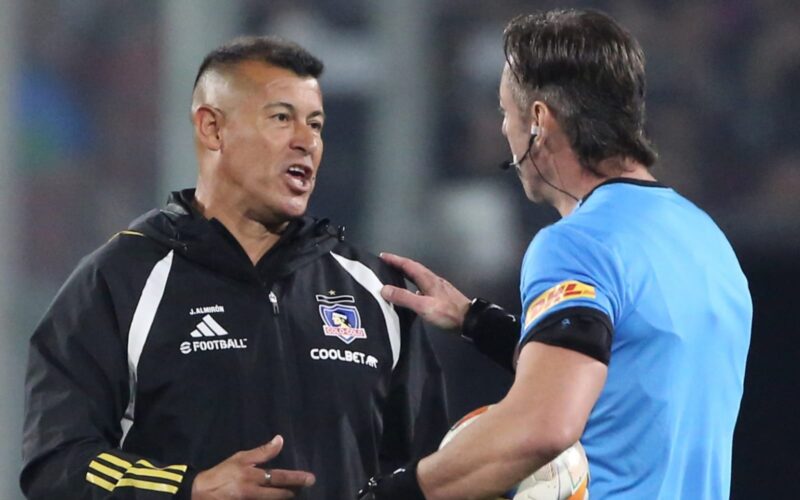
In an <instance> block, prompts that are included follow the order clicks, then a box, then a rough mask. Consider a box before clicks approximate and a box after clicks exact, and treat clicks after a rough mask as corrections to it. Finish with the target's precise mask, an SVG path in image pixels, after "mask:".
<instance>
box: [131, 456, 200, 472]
mask: <svg viewBox="0 0 800 500" xmlns="http://www.w3.org/2000/svg"><path fill="white" fill-rule="evenodd" d="M136 465H144V466H145V467H150V468H151V469H156V470H174V471H178V472H186V469H187V468H188V467H187V466H185V465H167V466H166V467H156V466H155V465H153V464H151V463H150V462H148V461H147V460H145V459H141V460H139V461H137V462H136Z"/></svg>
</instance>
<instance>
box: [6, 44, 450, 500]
mask: <svg viewBox="0 0 800 500" xmlns="http://www.w3.org/2000/svg"><path fill="white" fill-rule="evenodd" d="M321 72H322V63H321V62H320V61H319V60H317V59H316V58H314V57H313V56H312V55H310V54H309V53H308V52H306V51H305V50H303V49H302V48H300V47H298V46H296V45H295V44H292V43H288V42H285V41H280V40H276V39H272V38H265V37H262V38H246V39H238V40H236V41H234V42H232V43H231V44H229V45H226V46H223V47H221V48H219V49H217V50H215V51H213V52H212V53H210V54H209V55H208V56H207V57H206V59H205V60H204V61H203V63H202V65H201V67H200V69H199V71H198V75H197V79H196V82H195V89H194V95H193V100H192V122H193V125H194V136H195V146H196V152H197V158H198V165H199V176H198V182H197V188H196V190H191V189H190V190H184V191H181V192H176V193H173V195H172V196H171V198H170V200H169V202H168V204H167V205H166V207H165V208H163V209H161V210H154V211H152V212H150V213H148V214H145V215H144V216H142V217H141V218H140V219H138V220H137V221H135V222H134V223H133V224H132V225H131V227H130V228H129V229H128V230H126V231H122V232H121V233H119V234H118V235H117V236H116V237H114V238H112V239H111V240H110V241H109V242H108V243H107V244H105V245H104V246H102V247H101V248H100V249H98V250H97V251H95V252H94V253H92V254H91V255H90V256H88V257H87V258H85V259H84V260H83V261H82V262H81V263H80V265H79V266H78V268H77V270H76V271H75V272H74V273H73V274H72V276H71V277H70V278H69V279H68V281H67V283H66V284H65V285H64V287H63V288H62V289H61V291H60V292H59V294H58V296H57V297H56V299H55V301H54V303H53V304H52V306H51V307H50V309H49V310H48V311H47V313H46V315H45V316H44V318H43V319H42V321H41V323H40V325H39V326H38V328H37V330H36V332H35V334H34V335H33V337H32V339H31V346H30V358H29V362H28V373H27V381H26V394H27V400H26V408H25V412H26V415H25V429H24V442H23V455H24V467H23V471H22V475H21V485H22V489H23V491H24V492H25V494H26V496H27V497H28V498H86V499H90V498H91V499H95V498H97V499H99V498H124V499H151V498H152V499H160V498H192V499H195V500H201V499H212V498H213V499H229V498H230V499H233V498H290V497H291V495H299V496H300V497H303V498H315V499H317V498H318V499H338V498H349V497H351V496H352V494H353V492H355V491H356V490H357V488H358V486H359V485H360V484H361V483H363V481H365V480H366V478H367V477H369V476H371V475H373V474H375V473H378V472H380V471H383V472H388V471H391V470H392V468H393V467H395V466H397V465H399V464H402V463H405V462H407V461H408V460H409V459H411V458H413V457H415V456H416V457H418V456H422V455H423V454H426V453H429V452H431V451H432V450H433V449H434V448H435V445H436V443H437V442H438V439H439V438H440V437H441V434H443V432H444V430H445V428H446V425H447V416H446V412H445V409H444V408H445V401H444V391H443V382H442V377H441V373H440V369H439V365H438V362H437V360H436V357H435V355H434V353H433V351H432V349H431V347H430V344H429V342H428V339H427V337H426V335H425V334H424V332H423V331H422V330H421V326H420V324H419V323H417V322H416V321H415V318H414V317H413V316H411V315H410V314H409V313H407V312H406V311H402V310H395V309H394V307H393V306H392V305H390V304H389V303H388V302H386V301H385V300H384V299H383V298H381V296H380V290H381V287H382V286H383V285H384V284H393V285H398V286H402V283H403V280H402V277H401V276H400V275H399V274H398V273H397V272H396V271H394V270H392V269H391V268H389V267H388V266H386V265H385V264H383V263H382V262H381V261H380V260H379V259H377V258H376V257H374V256H372V255H368V254H365V253H363V252H360V251H358V250H357V249H355V248H353V247H351V246H350V245H348V244H347V243H345V242H344V241H343V240H342V236H341V230H336V229H333V228H331V227H330V226H329V225H328V224H327V221H324V220H322V221H320V220H315V219H312V218H310V217H306V216H304V214H305V211H306V206H307V203H308V199H309V196H310V195H311V192H312V191H313V188H314V184H315V180H316V174H317V172H318V169H319V165H320V160H321V158H322V137H321V132H322V127H323V124H324V121H325V115H324V112H323V107H322V96H321V92H320V88H319V84H318V82H317V77H318V76H319V75H320V73H321ZM417 329H419V331H416V330H417Z"/></svg>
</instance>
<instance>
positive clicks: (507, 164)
mask: <svg viewBox="0 0 800 500" xmlns="http://www.w3.org/2000/svg"><path fill="white" fill-rule="evenodd" d="M538 136H539V127H538V126H537V125H531V138H530V139H529V140H528V149H527V150H525V154H524V155H522V158H520V159H519V160H517V155H515V154H514V153H511V154H512V156H513V160H511V161H504V162H503V163H501V164H500V168H501V169H502V170H508V169H509V168H511V167H515V168H517V169H519V167H520V165H521V164H522V162H523V161H525V158H526V157H528V156H530V154H531V149H533V141H535V140H536V137H538ZM531 163H532V164H533V168H535V169H536V173H537V174H539V177H540V178H541V179H542V180H543V181H544V183H545V184H547V185H548V186H550V187H551V188H553V189H555V190H556V191H558V192H560V193H563V194H565V195H567V196H569V197H570V198H572V199H573V200H575V201H580V200H578V198H577V197H576V196H575V195H574V194H572V193H570V192H569V191H566V190H564V189H562V188H560V187H558V186H556V185H555V184H553V183H552V182H550V181H548V180H547V177H545V176H544V175H542V171H541V170H539V165H537V164H536V162H535V161H533V158H531Z"/></svg>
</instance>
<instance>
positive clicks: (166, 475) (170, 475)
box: [128, 467, 183, 483]
mask: <svg viewBox="0 0 800 500" xmlns="http://www.w3.org/2000/svg"><path fill="white" fill-rule="evenodd" d="M128 474H136V475H137V476H148V477H158V478H161V479H169V480H170V481H175V482H177V483H180V482H181V481H183V476H182V475H181V474H175V473H174V472H166V471H163V470H154V469H147V468H142V467H131V468H130V469H128Z"/></svg>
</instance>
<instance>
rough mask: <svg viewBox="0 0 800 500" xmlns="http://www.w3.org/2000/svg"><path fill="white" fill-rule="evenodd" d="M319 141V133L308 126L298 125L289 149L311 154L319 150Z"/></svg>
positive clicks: (320, 139)
mask: <svg viewBox="0 0 800 500" xmlns="http://www.w3.org/2000/svg"><path fill="white" fill-rule="evenodd" d="M321 141H322V138H321V137H320V136H319V133H318V132H317V131H316V130H315V129H314V128H312V127H311V126H310V125H306V124H298V125H297V126H296V127H295V130H294V136H293V137H292V144H291V147H292V149H298V150H301V151H303V152H304V153H306V154H312V153H314V152H315V151H316V150H317V149H318V148H319V145H320V142H321Z"/></svg>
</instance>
